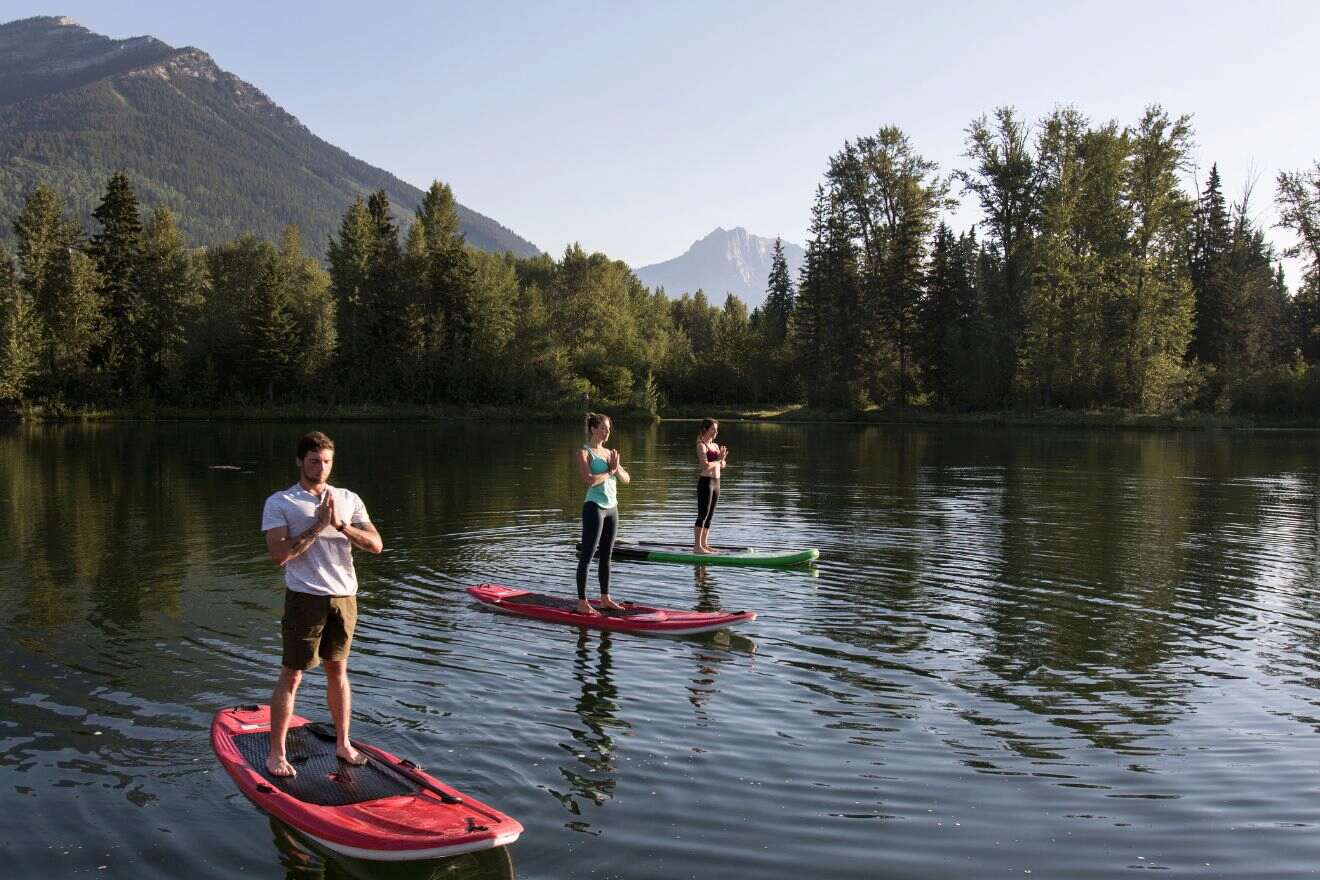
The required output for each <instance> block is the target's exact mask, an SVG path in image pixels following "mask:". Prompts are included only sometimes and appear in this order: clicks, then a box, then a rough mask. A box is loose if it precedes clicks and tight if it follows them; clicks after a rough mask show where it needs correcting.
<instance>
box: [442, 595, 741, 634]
mask: <svg viewBox="0 0 1320 880" xmlns="http://www.w3.org/2000/svg"><path fill="white" fill-rule="evenodd" d="M468 592H469V593H471V594H472V597H473V598H475V599H476V600H477V601H479V602H483V603H485V604H487V605H489V606H491V607H492V608H495V609H497V610H499V611H505V612H507V613H509V614H520V615H522V616H523V617H535V618H536V619H537V620H548V621H550V622H552V623H567V624H571V625H572V626H589V627H592V628H593V629H608V630H613V631H615V632H635V633H656V634H659V635H669V636H687V635H692V634H693V633H704V632H711V631H713V630H717V629H724V628H725V627H726V626H733V625H734V624H737V623H745V622H747V621H749V620H755V619H756V612H755V611H681V610H678V609H675V608H652V607H651V606H649V605H638V604H637V603H635V602H621V603H619V604H621V605H623V610H622V611H613V610H611V609H608V608H601V607H600V603H599V602H597V601H593V602H592V603H591V605H592V607H594V608H596V610H598V611H599V612H600V613H599V614H580V613H579V612H578V610H577V601H576V600H575V599H569V598H566V597H564V596H548V595H545V594H543V593H533V592H531V591H530V590H520V589H517V588H516V587H502V586H500V585H499V584H481V585H480V586H476V587H468Z"/></svg>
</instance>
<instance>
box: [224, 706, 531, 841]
mask: <svg viewBox="0 0 1320 880" xmlns="http://www.w3.org/2000/svg"><path fill="white" fill-rule="evenodd" d="M211 746H212V748H214V749H215V754H216V757H217V758H219V759H220V763H221V765H222V766H224V768H225V770H226V772H228V773H229V775H230V777H231V778H232V779H233V780H234V783H235V784H236V785H237V786H238V790H239V791H241V792H242V793H243V794H244V795H245V796H246V797H247V798H248V800H250V801H252V802H253V803H254V804H256V805H257V806H258V807H260V808H261V809H263V810H265V811H266V812H267V813H269V814H270V815H272V816H274V817H275V818H277V819H279V820H280V821H281V822H284V823H285V824H287V825H289V826H290V827H292V828H293V829H295V830H296V831H298V832H300V833H302V834H304V835H306V836H308V837H310V838H311V839H312V840H313V841H315V842H316V843H319V844H321V845H322V846H325V847H326V848H328V849H330V850H333V851H335V852H338V853H342V854H343V855H347V856H353V857H355V858H359V859H371V860H374V861H410V860H413V859H434V858H443V857H445V856H452V855H458V854H460V853H465V852H473V851H475V850H480V849H489V848H491V847H497V846H505V845H506V844H510V843H513V842H514V841H515V840H517V839H518V836H519V835H520V834H521V833H522V830H523V829H522V825H520V824H518V822H517V821H515V820H514V819H511V818H509V817H508V816H506V815H504V814H503V813H501V812H499V811H498V810H496V809H494V808H492V807H489V806H487V805H485V804H483V803H481V802H480V801H477V800H474V799H473V798H471V797H468V796H467V795H465V794H463V793H462V792H459V791H457V790H456V789H453V788H451V787H449V786H448V785H445V784H444V783H443V782H441V781H440V780H438V779H436V778H435V777H434V776H431V775H430V774H428V773H426V772H424V771H423V770H422V768H421V767H419V766H417V765H416V764H414V763H413V762H411V761H407V760H405V759H402V758H399V757H396V756H395V755H391V754H390V753H389V752H387V751H385V750H384V749H380V748H377V747H375V746H372V745H370V744H368V743H363V742H359V741H357V740H354V741H353V746H354V748H356V749H357V750H358V751H360V752H362V753H363V754H365V755H366V756H367V763H366V764H364V765H362V766H360V767H359V766H354V765H352V764H349V763H348V762H346V761H342V760H340V759H339V758H338V757H337V756H336V755H335V735H334V729H333V728H332V727H331V726H330V725H321V724H313V723H310V722H308V720H307V719H306V718H300V717H299V716H297V715H295V716H293V720H292V723H291V724H290V726H289V735H288V738H287V740H286V754H287V756H288V760H289V763H291V764H292V765H293V767H294V769H295V770H297V775H296V776H292V777H284V776H273V775H272V774H271V773H270V772H269V771H268V770H266V757H267V755H269V754H270V707H269V706H256V705H250V706H235V707H233V708H231V709H221V710H220V711H219V712H217V713H216V714H215V718H214V719H213V720H212V722H211Z"/></svg>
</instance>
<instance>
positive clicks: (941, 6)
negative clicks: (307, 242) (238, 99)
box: [0, 0, 1320, 266]
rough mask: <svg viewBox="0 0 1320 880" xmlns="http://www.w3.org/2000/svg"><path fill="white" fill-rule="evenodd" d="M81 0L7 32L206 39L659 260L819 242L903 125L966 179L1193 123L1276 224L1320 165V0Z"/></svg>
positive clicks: (225, 63)
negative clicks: (1149, 124)
mask: <svg viewBox="0 0 1320 880" xmlns="http://www.w3.org/2000/svg"><path fill="white" fill-rule="evenodd" d="M56 2H58V3H59V5H58V6H54V7H42V6H37V5H33V4H32V3H30V2H28V0H17V2H15V0H7V2H6V3H4V4H3V6H4V8H5V9H7V10H8V11H6V12H4V13H0V20H10V19H13V18H22V17H27V16H28V15H70V16H72V17H73V18H74V19H76V20H77V21H78V22H79V23H80V24H83V25H84V26H86V27H88V28H90V29H92V30H94V31H97V32H99V33H103V34H106V35H108V36H111V37H115V38H123V37H129V36H137V35H141V34H151V35H153V36H156V37H159V38H160V39H162V40H165V41H166V42H168V43H170V44H172V45H175V46H183V45H193V46H197V47H199V48H201V49H204V50H205V51H207V52H209V53H210V54H211V55H212V56H213V57H214V58H215V59H216V61H217V63H219V64H220V65H221V66H222V67H224V68H226V69H227V70H230V71H232V72H233V73H235V74H237V75H238V76H240V77H242V78H243V79H246V80H248V81H249V82H251V83H253V84H254V85H256V86H257V87H259V88H261V89H262V90H263V91H265V92H266V94H268V95H269V96H270V97H271V98H272V99H273V100H274V101H276V102H277V103H278V104H280V105H282V106H283V107H284V108H285V109H286V110H288V111H289V112H291V113H293V114H294V115H295V116H297V117H298V118H299V119H300V120H301V121H302V122H303V123H305V124H306V125H307V126H308V127H309V128H310V129H311V130H312V131H314V132H316V133H317V134H319V135H321V136H322V137H324V138H325V139H326V140H328V141H330V142H332V143H334V144H337V145H339V146H341V147H343V148H344V149H346V150H348V151H349V152H350V153H352V154H354V155H355V156H358V157H359V158H361V159H364V160H366V161H368V162H370V163H372V164H374V165H377V166H380V167H382V168H385V169H387V170H389V171H391V172H393V173H395V174H397V175H398V176H400V177H402V178H403V179H405V180H408V181H409V182H411V183H414V184H416V185H417V186H419V187H425V186H426V185H427V184H428V183H429V182H430V181H431V180H432V179H433V178H439V179H442V180H445V181H447V182H448V183H450V184H451V185H452V186H453V188H454V191H455V193H456V195H457V196H458V198H459V200H460V201H462V202H463V203H465V204H467V205H469V206H471V207H472V208H474V209H476V210H479V211H481V212H483V213H485V214H488V215H490V216H492V217H494V218H496V219H498V220H499V221H500V222H502V223H504V224H505V225H506V226H509V227H510V228H512V229H514V230H515V231H516V232H518V233H520V234H521V235H523V236H524V237H526V238H528V239H530V240H531V241H533V242H534V243H535V244H537V245H538V246H540V247H542V248H544V249H546V250H548V251H550V252H551V253H553V254H556V255H557V254H559V253H561V252H562V250H563V248H564V246H565V245H566V244H567V243H569V242H572V241H580V242H581V243H582V244H583V246H584V247H586V248H588V249H591V250H601V251H604V252H605V253H607V254H609V255H610V256H612V257H617V258H620V259H623V260H626V261H627V262H629V263H630V264H632V265H634V266H640V265H644V264H647V263H652V262H656V261H659V260H664V259H668V258H670V257H673V256H675V255H677V254H679V253H681V252H682V251H683V250H685V249H686V248H687V246H688V245H689V244H691V242H692V241H693V240H695V239H697V238H699V237H701V236H702V235H704V234H706V233H707V232H709V231H710V230H711V229H713V228H715V227H716V226H724V227H732V226H745V227H747V228H748V229H749V230H750V231H751V232H753V233H757V234H760V235H769V236H774V235H782V236H784V237H785V238H787V239H790V240H793V241H797V242H799V243H801V242H803V241H804V239H805V229H806V226H807V221H808V211H809V209H810V206H811V201H812V195H813V192H814V190H815V187H816V184H817V183H818V182H819V180H820V177H821V173H822V170H823V168H824V166H825V163H826V160H827V159H828V157H829V156H830V155H831V154H832V153H834V152H836V151H837V150H838V149H839V148H840V147H841V145H842V143H843V141H844V140H845V139H851V138H855V137H857V136H859V135H863V134H870V133H873V132H874V131H875V130H876V129H877V128H879V127H880V126H882V125H887V124H894V125H898V126H900V127H901V128H903V129H904V130H905V131H906V132H907V133H908V134H909V135H910V137H911V138H912V140H913V142H914V144H915V146H916V147H917V149H918V150H919V151H920V152H921V153H923V154H924V155H925V156H927V157H928V158H931V159H934V160H936V161H938V162H939V163H940V165H941V167H942V169H944V170H945V171H948V170H951V169H952V168H956V167H961V166H962V165H963V164H964V160H963V159H962V156H961V154H962V152H963V149H964V146H963V140H964V129H965V128H966V126H967V124H968V123H969V122H970V121H971V120H972V118H973V117H975V116H978V115H980V114H982V113H988V112H990V111H991V110H993V108H994V107H996V106H998V105H1002V104H1009V105H1013V106H1015V107H1017V108H1018V109H1019V110H1020V111H1022V112H1023V113H1024V114H1025V115H1026V116H1027V117H1028V118H1032V119H1035V118H1039V117H1040V116H1041V115H1042V114H1044V113H1046V112H1048V111H1049V110H1050V109H1051V108H1052V107H1054V106H1055V105H1056V104H1064V103H1071V104H1074V105H1076V106H1077V107H1079V108H1080V109H1081V110H1082V111H1083V112H1085V113H1086V114H1087V115H1089V116H1090V117H1092V118H1093V119H1097V120H1107V119H1111V118H1114V119H1118V120H1119V121H1120V122H1124V123H1127V122H1134V121H1135V120H1136V119H1137V118H1138V117H1139V115H1140V113H1141V111H1142V108H1143V107H1144V106H1145V105H1146V104H1148V103H1151V102H1158V103H1160V104H1163V105H1164V106H1165V107H1166V108H1167V109H1168V110H1169V111H1170V112H1172V113H1175V114H1177V113H1191V114H1193V116H1194V125H1195V128H1196V140H1197V143H1198V149H1197V158H1198V161H1199V162H1200V163H1201V175H1202V176H1204V174H1205V172H1206V171H1208V169H1209V166H1210V163H1211V162H1215V161H1217V162H1218V163H1219V166H1220V171H1221V174H1222V175H1223V177H1224V180H1225V184H1226V188H1227V190H1228V195H1229V196H1230V198H1233V199H1236V198H1237V197H1238V196H1239V195H1240V192H1241V189H1242V186H1243V185H1244V184H1245V183H1246V182H1247V180H1248V179H1249V177H1250V176H1252V175H1254V176H1255V177H1257V178H1258V181H1257V186H1256V191H1255V195H1254V205H1255V213H1256V214H1257V216H1258V217H1259V218H1260V219H1261V220H1262V221H1265V222H1269V223H1272V222H1273V219H1274V212H1273V205H1272V202H1273V194H1274V184H1273V180H1274V176H1275V175H1276V174H1277V172H1278V171H1279V170H1280V169H1288V170H1295V169H1301V168H1304V167H1307V166H1309V165H1310V164H1311V163H1312V161H1313V160H1315V159H1316V158H1320V114H1318V113H1317V112H1316V96H1317V95H1320V63H1317V62H1316V61H1315V59H1314V51H1315V37H1316V34H1317V33H1320V4H1314V3H1305V2H1293V3H1270V2H1253V3H1250V4H1249V3H1245V2H1239V3H1226V2H1217V0H1216V2H1158V0H1146V2H1135V3H1134V2H1108V3H1095V2H1092V3H1071V2H1050V3H1035V2H1032V3H1027V2H1023V3H990V2H985V3H973V2H967V3H948V2H927V3H921V4H917V3H903V4H885V3H876V2H871V3H868V2H843V0H841V2H828V0H818V2H813V3H810V4H808V3H795V2H757V3H753V2H717V0H707V2H660V3H656V2H649V3H640V2H639V3H626V4H625V3H557V2H539V3H537V2H532V3H521V2H520V3H512V2H480V3H476V2H473V3H439V2H422V0H400V2H390V0H380V2H376V3H369V4H363V3H353V4H344V3H339V2H336V0H328V2H316V3H313V2H302V0H268V2H262V3H254V2H249V0H230V2H227V3H224V4H192V3H187V2H183V3H181V2H178V0H170V2H165V0H116V2H113V3H108V2H104V0H56ZM975 220H976V212H975V210H974V209H973V208H972V207H971V206H970V205H968V206H967V207H965V208H964V209H963V210H961V211H960V212H958V213H957V214H956V215H955V216H954V217H952V218H951V222H952V224H953V225H954V226H955V228H964V227H966V226H967V225H968V224H969V223H971V222H974V221H975ZM1274 238H1275V240H1276V241H1278V242H1280V243H1282V242H1284V241H1286V237H1285V236H1283V235H1282V234H1281V233H1275V235H1274Z"/></svg>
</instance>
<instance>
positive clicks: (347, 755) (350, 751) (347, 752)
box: [335, 746, 367, 767]
mask: <svg viewBox="0 0 1320 880" xmlns="http://www.w3.org/2000/svg"><path fill="white" fill-rule="evenodd" d="M335 757H336V758H338V759H339V760H341V761H343V762H344V763H345V764H352V765H353V766H354V767H361V766H362V765H363V764H365V763H367V756H366V755H364V754H362V753H361V752H359V751H358V750H357V749H355V748H353V747H352V746H349V747H348V748H346V749H338V748H337V749H335Z"/></svg>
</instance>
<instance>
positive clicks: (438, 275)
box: [414, 181, 478, 395]
mask: <svg viewBox="0 0 1320 880" xmlns="http://www.w3.org/2000/svg"><path fill="white" fill-rule="evenodd" d="M414 225H415V226H418V227H420V228H421V230H422V232H423V236H422V243H423V248H422V267H423V271H424V274H423V277H422V282H421V285H420V287H421V293H422V302H421V304H422V307H423V329H422V333H423V336H424V337H425V340H426V346H427V352H426V362H427V365H428V367H429V369H430V370H431V371H432V372H433V373H434V374H435V375H437V376H439V377H442V379H441V382H442V385H443V387H445V389H446V391H447V393H448V394H450V395H454V394H459V393H461V392H463V391H464V390H466V389H469V388H470V387H471V385H470V383H469V382H468V381H466V378H467V377H466V372H467V371H466V369H465V367H466V365H467V362H468V355H469V354H470V352H471V350H472V347H473V342H474V340H473V334H474V322H475V321H476V320H477V318H478V308H477V305H476V303H475V302H474V300H475V299H476V298H477V291H476V279H475V268H474V266H473V264H472V260H471V259H470V258H469V255H468V251H467V247H466V245H465V243H464V241H463V235H462V233H460V232H459V225H458V214H457V213H456V207H455V202H454V193H453V191H452V190H451V189H450V188H449V186H448V185H446V184H443V183H440V182H439V181H434V182H433V183H432V184H431V187H430V189H428V190H427V192H426V195H425V196H424V197H423V198H422V204H421V205H420V206H419V207H418V209H417V217H416V220H415V221H414Z"/></svg>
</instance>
